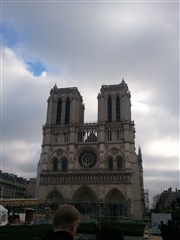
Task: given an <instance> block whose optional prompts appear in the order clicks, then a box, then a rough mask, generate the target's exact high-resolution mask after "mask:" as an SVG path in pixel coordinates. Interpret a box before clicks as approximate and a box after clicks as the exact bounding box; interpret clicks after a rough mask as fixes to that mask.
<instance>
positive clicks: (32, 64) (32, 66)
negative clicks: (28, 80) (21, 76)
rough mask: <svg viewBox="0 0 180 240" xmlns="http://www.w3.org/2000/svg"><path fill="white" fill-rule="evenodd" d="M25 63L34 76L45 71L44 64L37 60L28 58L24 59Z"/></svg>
mask: <svg viewBox="0 0 180 240" xmlns="http://www.w3.org/2000/svg"><path fill="white" fill-rule="evenodd" d="M26 64H27V66H28V67H27V68H28V70H29V71H30V72H31V73H32V74H33V75H34V76H36V77H38V76H40V75H41V74H42V73H43V72H45V71H46V68H45V66H44V65H43V64H42V63H41V62H40V61H39V60H35V59H28V60H26Z"/></svg>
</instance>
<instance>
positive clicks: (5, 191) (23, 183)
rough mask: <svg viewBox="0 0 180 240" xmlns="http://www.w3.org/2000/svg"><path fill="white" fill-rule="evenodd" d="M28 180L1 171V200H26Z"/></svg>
mask: <svg viewBox="0 0 180 240" xmlns="http://www.w3.org/2000/svg"><path fill="white" fill-rule="evenodd" d="M26 187H27V180H26V179H24V178H22V177H18V176H16V175H15V174H10V173H5V172H2V171H1V170H0V199H1V198H24V197H25V190H26Z"/></svg>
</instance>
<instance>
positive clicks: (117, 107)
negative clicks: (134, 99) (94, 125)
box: [116, 96, 121, 122]
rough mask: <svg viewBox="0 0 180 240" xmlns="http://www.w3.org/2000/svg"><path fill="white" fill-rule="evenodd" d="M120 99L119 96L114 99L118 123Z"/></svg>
mask: <svg viewBox="0 0 180 240" xmlns="http://www.w3.org/2000/svg"><path fill="white" fill-rule="evenodd" d="M120 118H121V116H120V98H119V96H117V97H116V121H117V122H120Z"/></svg>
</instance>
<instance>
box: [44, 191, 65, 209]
mask: <svg viewBox="0 0 180 240" xmlns="http://www.w3.org/2000/svg"><path fill="white" fill-rule="evenodd" d="M46 199H47V200H48V201H49V202H51V203H56V204H58V205H60V204H62V203H64V202H65V201H64V197H63V195H62V194H61V193H60V192H58V191H57V190H56V189H54V190H52V191H51V192H50V193H49V194H48V195H47V197H46Z"/></svg>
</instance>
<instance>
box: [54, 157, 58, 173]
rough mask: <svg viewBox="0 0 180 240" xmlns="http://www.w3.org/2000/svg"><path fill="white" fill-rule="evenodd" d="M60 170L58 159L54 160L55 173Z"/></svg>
mask: <svg viewBox="0 0 180 240" xmlns="http://www.w3.org/2000/svg"><path fill="white" fill-rule="evenodd" d="M57 170H58V159H57V158H54V159H53V171H54V172H56V171H57Z"/></svg>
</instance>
